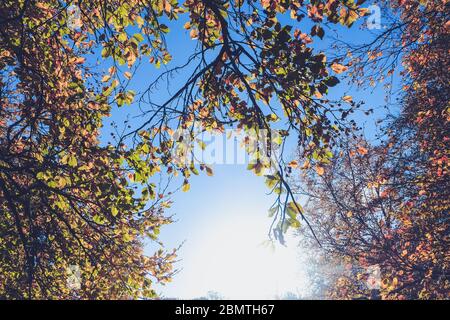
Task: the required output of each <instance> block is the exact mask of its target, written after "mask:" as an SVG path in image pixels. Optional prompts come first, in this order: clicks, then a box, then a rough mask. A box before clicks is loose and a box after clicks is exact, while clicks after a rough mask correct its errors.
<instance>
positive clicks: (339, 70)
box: [331, 62, 348, 74]
mask: <svg viewBox="0 0 450 320" xmlns="http://www.w3.org/2000/svg"><path fill="white" fill-rule="evenodd" d="M331 69H332V70H333V71H334V72H335V73H337V74H339V73H342V72H345V71H347V70H348V67H346V66H344V65H342V64H339V63H336V62H334V63H332V64H331Z"/></svg>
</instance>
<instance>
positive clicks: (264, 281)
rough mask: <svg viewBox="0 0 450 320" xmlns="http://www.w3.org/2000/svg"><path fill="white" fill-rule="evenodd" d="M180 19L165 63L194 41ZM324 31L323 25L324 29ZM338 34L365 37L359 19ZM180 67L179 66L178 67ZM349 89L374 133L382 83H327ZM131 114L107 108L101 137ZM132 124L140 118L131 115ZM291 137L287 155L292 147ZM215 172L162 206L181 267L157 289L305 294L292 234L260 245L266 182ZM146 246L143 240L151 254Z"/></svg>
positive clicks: (246, 174) (231, 168) (147, 76)
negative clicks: (369, 111)
mask: <svg viewBox="0 0 450 320" xmlns="http://www.w3.org/2000/svg"><path fill="white" fill-rule="evenodd" d="M286 22H288V23H290V24H293V25H294V26H295V27H300V29H302V30H309V29H310V25H308V24H304V23H301V24H300V25H299V24H298V23H296V22H294V21H291V20H286ZM183 24H184V21H183V20H181V21H178V22H176V23H175V24H173V23H171V24H170V25H169V26H170V27H171V29H172V31H171V32H170V33H169V35H168V37H167V43H168V46H169V51H170V52H171V54H172V56H173V58H174V59H173V61H172V62H171V64H170V65H171V66H173V65H178V64H182V63H184V62H185V61H186V59H187V58H188V56H189V54H190V53H192V52H193V48H194V47H193V46H194V43H195V42H194V41H192V40H191V39H190V38H189V35H188V31H186V30H184V29H182V25H183ZM326 32H330V30H327V29H326ZM338 33H339V35H340V36H342V37H344V38H346V39H351V40H352V41H354V42H360V41H363V40H367V39H368V38H370V37H371V35H370V34H369V33H367V31H361V30H359V28H358V26H355V27H353V28H352V29H351V30H345V29H343V28H339V30H338ZM316 41H317V42H318V43H320V44H316V45H315V46H316V48H317V49H318V50H319V49H320V48H327V47H328V46H329V44H330V42H329V41H328V40H324V41H323V42H320V40H318V39H317V40H316ZM160 72H161V70H157V69H155V68H154V67H153V66H151V65H149V64H148V63H143V64H142V66H141V68H140V69H139V72H137V73H136V75H135V76H134V78H133V81H132V85H131V88H132V89H134V90H135V91H137V92H139V91H142V90H144V89H145V88H146V86H147V85H148V83H150V82H151V81H152V79H154V78H155V77H156V76H157V75H158V74H160ZM184 72H185V71H184ZM184 76H185V73H183V72H181V73H180V74H179V75H178V76H177V77H176V78H174V79H172V80H171V83H170V89H171V91H172V92H174V91H176V89H177V88H178V87H179V86H180V85H181V84H182V81H183V77H184ZM347 94H350V95H352V96H353V97H354V100H360V99H362V100H364V101H366V104H367V106H368V107H369V106H370V107H374V108H375V114H374V115H372V116H370V118H364V117H363V116H362V115H360V114H359V115H356V120H357V121H358V123H359V124H361V125H364V127H365V132H366V134H367V135H368V136H369V137H373V134H374V126H373V123H374V119H376V118H379V117H381V116H382V115H383V113H384V111H383V110H382V109H380V108H378V107H380V106H382V105H384V92H383V90H382V89H381V88H379V87H378V88H375V89H373V88H366V89H365V90H363V89H359V90H356V89H355V88H354V87H353V88H351V89H347V86H346V85H345V83H342V84H340V85H339V86H337V87H335V88H333V90H332V92H331V95H332V96H334V97H341V96H344V95H347ZM167 96H168V92H167V90H166V87H165V86H164V85H161V86H160V88H159V90H158V92H157V93H155V94H154V98H155V99H157V100H160V99H161V100H162V99H164V98H166V97H167ZM129 114H131V115H133V114H138V112H137V106H136V105H131V106H128V107H123V108H121V109H115V110H113V112H112V116H111V119H108V121H107V122H106V124H105V127H104V129H103V131H102V141H103V142H106V141H108V139H109V132H110V130H111V127H110V125H109V122H110V121H115V122H117V123H118V125H119V127H121V126H122V123H123V121H124V120H125V119H126V118H127V115H129ZM130 119H131V122H132V125H133V126H136V124H137V123H139V122H140V121H142V119H141V118H132V117H131V118H130ZM293 153H294V148H293V144H291V145H290V150H288V152H287V154H293ZM213 169H214V176H213V177H209V176H206V175H205V174H201V175H200V176H193V177H192V178H191V180H190V183H191V189H190V191H189V192H187V193H185V192H177V193H176V194H175V195H174V196H173V201H174V205H173V206H172V208H170V209H169V210H168V211H167V214H168V215H174V218H175V220H176V222H175V223H173V224H171V225H169V226H165V227H164V228H163V229H162V232H161V240H162V241H163V243H165V245H166V247H167V248H173V247H178V246H179V245H180V244H182V243H183V245H182V247H181V249H180V251H179V260H180V261H179V262H178V263H177V265H176V267H177V268H178V269H179V270H180V271H179V273H178V274H177V275H175V277H174V279H173V282H172V283H170V284H168V285H166V286H164V287H161V286H158V288H157V289H158V291H159V292H160V293H161V294H162V295H163V296H166V297H179V298H195V297H199V296H204V295H206V293H207V292H208V291H217V292H219V293H220V294H222V295H223V296H225V297H226V298H236V299H241V298H255V299H258V298H262V299H263V298H273V297H275V296H276V295H281V294H283V293H285V292H287V291H291V292H294V293H297V294H300V295H306V294H307V292H306V291H305V290H306V287H305V274H304V266H302V263H301V251H300V250H299V249H298V248H297V242H298V239H296V238H295V237H288V241H287V246H286V247H283V246H281V245H276V246H275V248H271V247H265V246H264V245H262V244H263V243H264V242H265V241H266V240H267V239H268V237H267V233H268V230H269V226H270V223H271V219H270V218H268V215H267V212H268V209H269V207H270V205H271V204H272V202H273V201H274V199H273V197H272V196H270V195H267V192H268V189H267V188H266V186H265V185H264V180H263V178H261V177H258V176H255V175H254V174H253V173H252V172H250V171H247V170H246V165H236V164H234V165H233V164H227V165H216V166H215V167H214V168H213ZM152 250H153V246H148V247H147V252H148V253H149V254H151V251H152Z"/></svg>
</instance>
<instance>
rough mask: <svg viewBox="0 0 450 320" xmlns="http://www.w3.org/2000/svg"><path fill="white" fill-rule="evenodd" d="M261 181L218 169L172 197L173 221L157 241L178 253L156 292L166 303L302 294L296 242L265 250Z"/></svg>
mask: <svg viewBox="0 0 450 320" xmlns="http://www.w3.org/2000/svg"><path fill="white" fill-rule="evenodd" d="M266 192H267V189H266V187H265V186H264V183H263V179H262V178H261V177H257V176H255V175H254V174H253V173H251V172H249V171H247V170H246V168H245V166H242V165H241V166H238V165H218V166H216V167H215V172H214V177H205V176H202V177H197V178H196V179H194V180H193V181H192V186H191V190H190V191H189V192H188V193H180V194H177V196H176V201H175V204H174V207H173V208H172V209H171V210H170V211H171V212H174V213H176V214H177V218H178V221H177V222H176V223H174V224H172V225H170V226H167V227H164V229H163V230H162V234H161V236H162V240H163V242H165V243H166V244H168V245H173V246H176V245H177V244H179V243H181V242H182V241H184V240H186V242H185V243H184V245H183V247H182V248H181V250H180V258H181V259H182V261H181V262H180V263H179V264H178V266H179V267H180V268H182V270H180V272H179V274H177V275H176V276H175V277H174V280H173V282H172V283H171V284H169V285H167V286H165V287H163V288H161V292H162V293H163V295H164V296H166V297H179V298H195V297H200V296H205V295H206V294H207V292H208V291H217V292H219V293H220V294H221V295H223V296H225V297H226V298H231V299H265V298H274V297H275V296H276V295H282V294H283V293H286V292H288V291H290V292H294V293H299V294H302V293H304V290H305V287H304V280H305V276H304V270H303V268H302V265H301V263H300V259H299V253H300V250H299V249H298V248H297V247H296V244H297V243H296V241H298V240H296V239H293V238H292V237H291V238H288V241H287V247H283V246H281V245H279V244H278V245H276V246H275V248H271V246H267V245H266V246H265V245H264V242H265V241H267V239H268V236H267V232H268V230H269V225H270V222H271V219H270V218H268V216H267V210H268V208H269V207H270V204H271V201H272V197H270V196H265V193H266Z"/></svg>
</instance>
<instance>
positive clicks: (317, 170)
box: [316, 166, 325, 176]
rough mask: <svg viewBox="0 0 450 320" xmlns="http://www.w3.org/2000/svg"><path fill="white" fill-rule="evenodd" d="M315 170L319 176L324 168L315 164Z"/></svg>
mask: <svg viewBox="0 0 450 320" xmlns="http://www.w3.org/2000/svg"><path fill="white" fill-rule="evenodd" d="M316 172H317V174H318V175H319V176H321V175H323V174H324V173H325V169H324V168H323V167H321V166H316Z"/></svg>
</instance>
